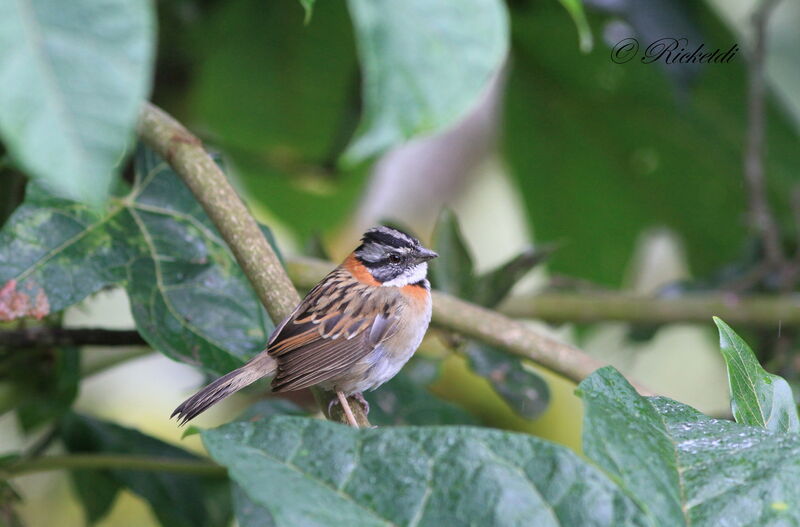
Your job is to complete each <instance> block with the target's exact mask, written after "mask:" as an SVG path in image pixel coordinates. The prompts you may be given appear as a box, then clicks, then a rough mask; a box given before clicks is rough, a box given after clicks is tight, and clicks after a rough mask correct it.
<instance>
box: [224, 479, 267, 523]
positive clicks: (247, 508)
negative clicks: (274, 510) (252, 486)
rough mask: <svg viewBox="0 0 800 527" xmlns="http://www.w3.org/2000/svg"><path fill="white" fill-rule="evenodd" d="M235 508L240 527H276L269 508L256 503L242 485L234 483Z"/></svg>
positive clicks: (232, 487)
mask: <svg viewBox="0 0 800 527" xmlns="http://www.w3.org/2000/svg"><path fill="white" fill-rule="evenodd" d="M231 494H232V495H233V510H234V513H235V514H236V522H237V523H238V524H239V527H274V526H275V520H273V519H272V515H271V514H270V513H269V511H268V510H267V509H265V508H264V507H262V506H261V505H259V504H257V503H255V502H254V501H253V500H251V499H250V496H248V495H247V493H246V492H245V491H244V490H242V487H240V486H239V485H237V484H236V483H233V484H232V485H231Z"/></svg>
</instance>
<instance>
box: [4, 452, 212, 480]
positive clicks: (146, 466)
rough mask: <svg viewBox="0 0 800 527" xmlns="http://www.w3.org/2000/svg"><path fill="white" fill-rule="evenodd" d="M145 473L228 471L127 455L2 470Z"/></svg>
mask: <svg viewBox="0 0 800 527" xmlns="http://www.w3.org/2000/svg"><path fill="white" fill-rule="evenodd" d="M113 469H117V470H143V471H149V472H179V473H182V474H193V475H197V476H225V474H226V472H227V471H226V469H225V467H221V466H219V465H217V464H215V463H212V462H211V461H203V460H192V459H175V458H162V457H152V456H135V455H125V454H70V455H64V456H44V457H36V458H32V459H27V460H25V461H20V462H17V463H14V464H11V465H9V466H6V467H2V468H0V474H2V475H3V476H6V477H16V476H21V475H23V474H31V473H34V472H44V471H48V470H113Z"/></svg>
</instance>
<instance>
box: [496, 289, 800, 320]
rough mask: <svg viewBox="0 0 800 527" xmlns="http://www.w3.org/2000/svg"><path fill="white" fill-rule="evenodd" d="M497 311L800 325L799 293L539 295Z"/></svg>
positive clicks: (554, 317) (519, 299)
mask: <svg viewBox="0 0 800 527" xmlns="http://www.w3.org/2000/svg"><path fill="white" fill-rule="evenodd" d="M500 311H502V312H503V313H505V314H506V315H509V316H512V317H524V318H536V319H541V320H545V321H547V322H556V323H563V322H630V323H636V324H675V323H701V324H708V323H709V322H710V321H711V317H712V316H718V317H720V318H721V319H723V320H725V321H726V322H728V323H730V324H736V325H738V326H748V327H760V328H766V329H775V328H776V327H778V325H779V324H781V325H783V327H800V297H798V296H796V295H780V296H776V295H769V296H768V295H750V296H738V295H733V294H716V293H708V294H706V293H703V294H699V293H698V294H692V293H689V294H686V295H683V296H680V297H677V298H652V297H642V296H634V295H630V294H625V293H595V294H577V293H541V294H535V295H526V296H516V297H511V298H510V299H508V300H507V301H506V302H504V303H503V305H502V306H501V308H500Z"/></svg>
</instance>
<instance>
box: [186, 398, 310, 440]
mask: <svg viewBox="0 0 800 527" xmlns="http://www.w3.org/2000/svg"><path fill="white" fill-rule="evenodd" d="M308 413H309V412H308V411H307V410H305V409H303V408H301V407H300V406H298V405H297V404H295V403H293V402H292V401H290V400H288V399H283V398H282V397H268V398H266V399H261V400H260V401H257V402H255V403H253V404H251V405H250V406H248V407H247V409H246V410H245V411H244V412H242V413H241V414H240V415H239V416H237V417H236V420H237V421H261V420H263V419H269V418H270V417H272V416H274V415H303V416H307V415H308ZM200 431H201V430H199V429H198V432H200Z"/></svg>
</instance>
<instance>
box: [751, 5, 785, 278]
mask: <svg viewBox="0 0 800 527" xmlns="http://www.w3.org/2000/svg"><path fill="white" fill-rule="evenodd" d="M778 1H779V0H762V2H761V5H760V6H759V7H758V9H757V10H756V11H755V13H754V14H753V30H754V36H753V38H754V42H753V48H752V51H751V53H750V60H749V66H748V93H747V136H746V145H745V154H744V176H745V182H746V184H747V195H748V202H749V203H748V205H749V208H750V222H751V225H752V227H753V229H754V230H755V232H756V234H758V235H759V237H760V238H761V242H762V244H763V246H764V253H765V256H766V259H767V261H769V262H770V263H771V264H773V265H781V264H782V263H783V261H784V255H783V249H782V247H781V236H780V231H779V230H778V225H777V223H776V222H775V218H774V216H773V214H772V210H771V208H770V205H769V200H768V199H767V191H766V183H765V176H764V129H765V117H764V91H765V89H764V86H765V82H764V62H765V56H766V47H767V21H768V20H769V15H770V13H772V10H773V8H774V7H775V5H776V4H777V3H778Z"/></svg>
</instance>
